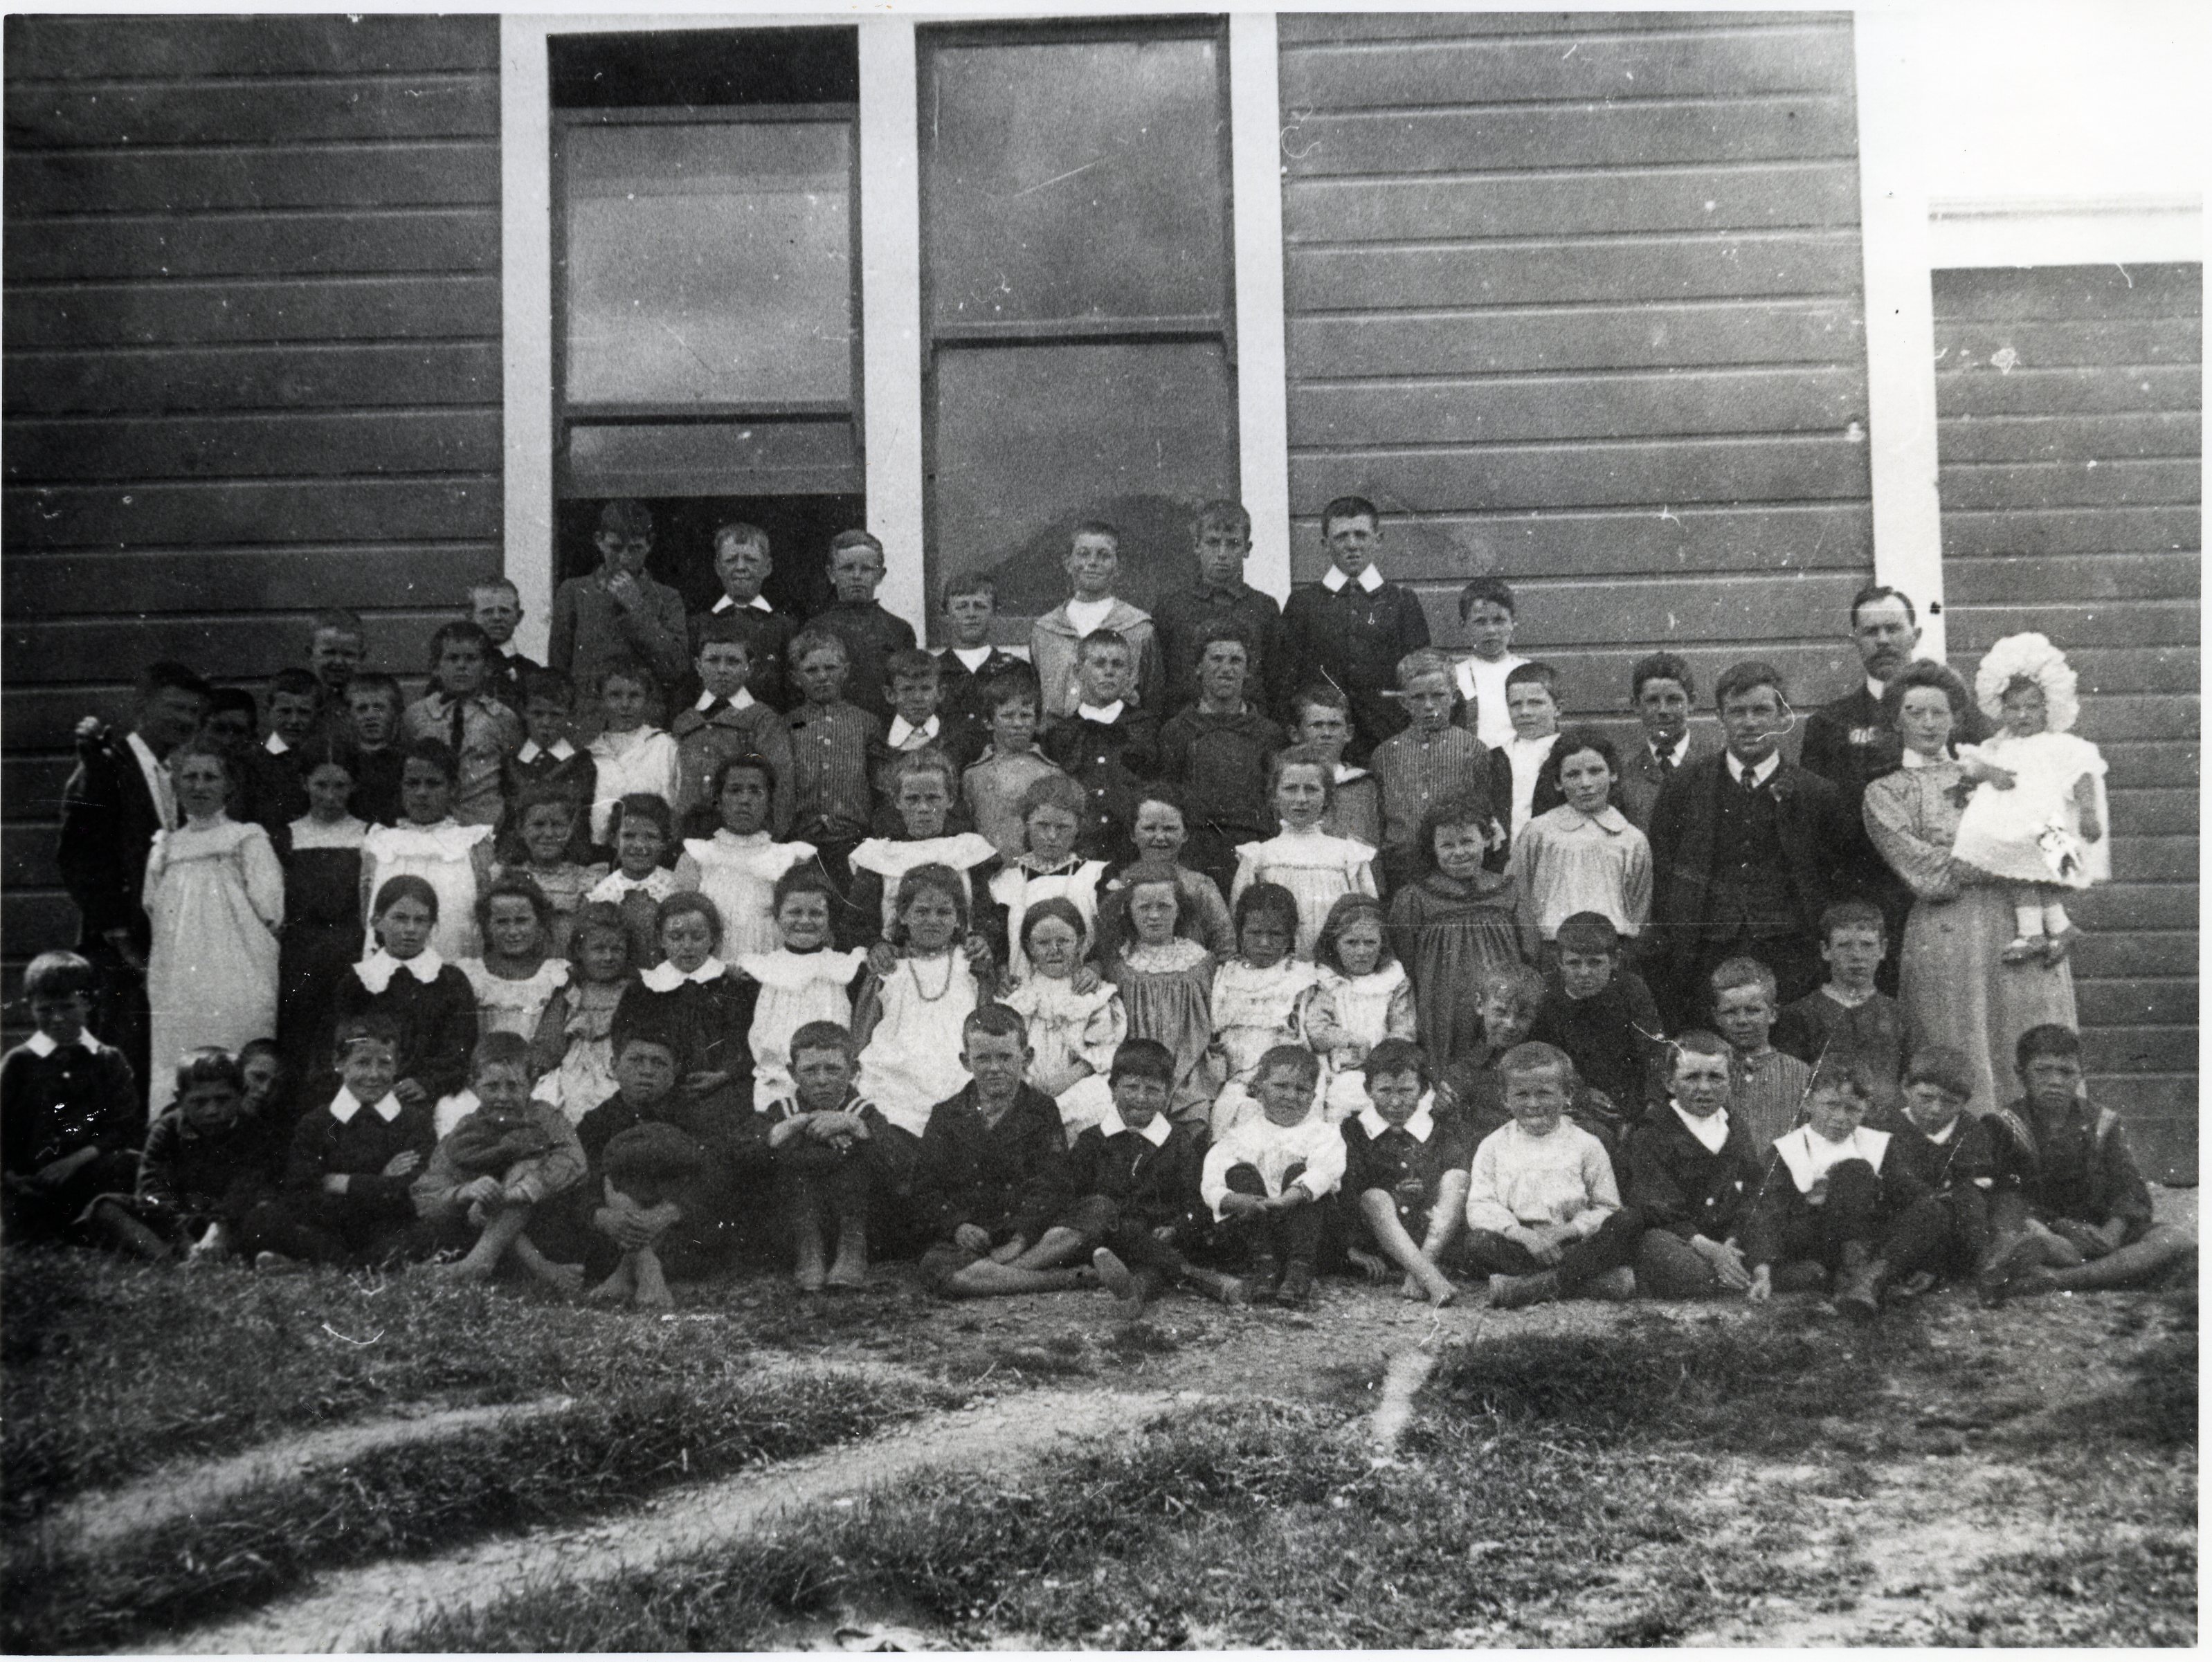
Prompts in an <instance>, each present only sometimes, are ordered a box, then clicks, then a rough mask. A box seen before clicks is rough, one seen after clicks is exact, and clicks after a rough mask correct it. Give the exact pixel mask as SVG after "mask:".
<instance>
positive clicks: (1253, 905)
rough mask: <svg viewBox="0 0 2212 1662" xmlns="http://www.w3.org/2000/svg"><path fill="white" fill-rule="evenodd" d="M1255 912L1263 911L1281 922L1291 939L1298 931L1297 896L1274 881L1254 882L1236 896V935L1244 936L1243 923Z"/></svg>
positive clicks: (1240, 938) (1247, 921) (1240, 937)
mask: <svg viewBox="0 0 2212 1662" xmlns="http://www.w3.org/2000/svg"><path fill="white" fill-rule="evenodd" d="M1255 912H1264V913H1267V914H1268V915H1269V916H1270V917H1272V918H1273V919H1275V921H1276V922H1278V923H1279V924H1281V925H1283V926H1284V928H1285V929H1287V930H1288V931H1290V933H1291V939H1292V940H1294V941H1295V940H1296V939H1297V933H1298V897H1297V895H1293V894H1291V891H1290V890H1289V889H1285V888H1284V887H1283V885H1282V884H1280V883H1254V884H1253V885H1252V886H1251V887H1250V888H1249V889H1246V890H1245V891H1244V892H1243V894H1242V895H1238V896H1237V916H1236V919H1235V923H1236V926H1237V939H1238V941H1239V942H1242V941H1243V938H1244V925H1246V924H1247V923H1249V921H1251V918H1252V914H1253V913H1255Z"/></svg>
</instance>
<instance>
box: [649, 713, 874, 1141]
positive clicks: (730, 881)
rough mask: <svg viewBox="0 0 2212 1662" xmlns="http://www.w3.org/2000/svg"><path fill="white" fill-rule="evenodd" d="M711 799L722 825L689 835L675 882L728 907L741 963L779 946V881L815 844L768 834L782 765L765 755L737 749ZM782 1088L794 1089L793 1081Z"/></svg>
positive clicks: (731, 956)
mask: <svg viewBox="0 0 2212 1662" xmlns="http://www.w3.org/2000/svg"><path fill="white" fill-rule="evenodd" d="M710 800H711V801H713V803H714V810H715V812H716V814H717V815H719V816H720V819H721V822H722V823H721V826H720V828H719V829H718V830H717V831H716V832H715V833H714V835H713V836H711V837H688V838H686V839H685V840H684V852H683V853H682V854H681V855H680V856H678V858H677V861H676V886H677V888H678V889H696V890H697V891H698V892H699V893H700V894H702V895H705V896H706V897H707V898H708V900H710V901H714V910H715V911H717V912H719V913H721V914H722V942H723V945H722V955H723V957H724V958H726V959H727V960H728V961H730V962H732V963H737V962H738V961H740V960H742V959H744V958H748V957H754V956H759V955H765V954H769V953H773V952H775V950H776V949H777V945H778V942H777V931H776V925H775V916H774V915H773V914H774V903H775V895H776V881H777V879H779V878H780V877H781V876H783V874H784V873H785V872H787V871H788V870H791V869H792V868H793V866H795V865H798V864H801V863H802V862H804V861H807V860H811V859H812V858H814V845H813V844H812V843H811V842H777V841H776V840H774V839H773V838H772V837H770V836H769V831H768V816H769V808H770V807H771V806H772V805H773V804H774V803H775V767H774V766H773V764H771V763H769V762H767V761H763V760H762V759H761V758H760V757H758V756H731V757H729V758H727V759H726V760H725V761H723V762H722V764H721V765H720V767H717V768H715V769H714V786H713V790H712V792H711V795H710ZM808 1019H809V1020H814V1019H820V1020H823V1021H829V1020H832V1019H842V1018H833V1017H829V1016H823V1017H819V1018H815V1017H809V1018H808ZM793 1030H794V1031H796V1029H795V1028H794V1029H793ZM756 1059H757V1058H756ZM782 1094H783V1095H790V1091H789V1089H788V1088H787V1089H785V1090H784V1091H783V1093H782ZM762 1100H763V1101H771V1102H772V1101H775V1098H774V1097H765V1098H763V1099H762Z"/></svg>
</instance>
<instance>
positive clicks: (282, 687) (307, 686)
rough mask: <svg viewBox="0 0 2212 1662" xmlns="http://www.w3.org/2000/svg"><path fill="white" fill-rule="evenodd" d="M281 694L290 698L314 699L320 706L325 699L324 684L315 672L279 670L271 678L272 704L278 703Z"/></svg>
mask: <svg viewBox="0 0 2212 1662" xmlns="http://www.w3.org/2000/svg"><path fill="white" fill-rule="evenodd" d="M279 693H283V694H284V695H286V696H287V697H290V698H312V699H313V700H314V701H316V702H317V703H320V702H321V701H322V697H323V683H322V681H321V679H320V677H319V676H317V675H316V674H315V672H314V671H313V670H297V669H294V670H277V671H276V674H275V675H273V676H270V677H269V698H270V702H271V703H274V702H275V701H276V695H277V694H279Z"/></svg>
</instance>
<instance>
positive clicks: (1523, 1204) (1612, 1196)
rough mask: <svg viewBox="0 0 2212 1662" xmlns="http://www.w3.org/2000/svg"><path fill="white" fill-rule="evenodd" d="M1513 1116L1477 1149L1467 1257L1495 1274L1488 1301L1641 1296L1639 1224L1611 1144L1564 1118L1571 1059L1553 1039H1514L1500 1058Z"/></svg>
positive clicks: (1514, 1305) (1507, 1305) (1506, 1304)
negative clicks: (1627, 1207)
mask: <svg viewBox="0 0 2212 1662" xmlns="http://www.w3.org/2000/svg"><path fill="white" fill-rule="evenodd" d="M1500 1066H1501V1067H1502V1069H1503V1070H1504V1075H1505V1107H1506V1108H1507V1110H1508V1111H1509V1112H1510V1113H1511V1114H1512V1115H1513V1123H1512V1124H1511V1125H1507V1126H1504V1127H1503V1128H1502V1129H1500V1130H1498V1131H1492V1133H1491V1134H1490V1135H1489V1136H1488V1137H1484V1138H1483V1139H1482V1146H1481V1147H1480V1148H1478V1149H1476V1150H1475V1151H1474V1170H1473V1172H1472V1174H1470V1176H1469V1178H1468V1188H1467V1231H1468V1233H1467V1242H1466V1245H1465V1246H1463V1247H1462V1249H1461V1255H1462V1257H1463V1258H1464V1259H1466V1260H1467V1262H1468V1264H1470V1265H1472V1266H1473V1267H1474V1269H1475V1270H1477V1271H1480V1272H1483V1273H1486V1274H1487V1275H1488V1276H1489V1277H1490V1306H1491V1308H1492V1309H1493V1310H1514V1309H1518V1308H1519V1307H1522V1305H1525V1304H1537V1303H1541V1302H1544V1301H1547V1300H1551V1299H1561V1298H1603V1299H1626V1298H1633V1297H1634V1296H1635V1295H1636V1273H1635V1271H1633V1270H1632V1269H1631V1268H1630V1267H1629V1266H1630V1265H1632V1263H1634V1262H1635V1259H1636V1246H1637V1238H1638V1235H1640V1234H1642V1233H1643V1228H1644V1226H1643V1224H1642V1223H1641V1222H1639V1221H1638V1218H1637V1216H1636V1215H1635V1214H1634V1213H1633V1212H1625V1211H1623V1210H1621V1207H1620V1188H1619V1187H1618V1186H1616V1185H1615V1183H1614V1182H1613V1162H1612V1161H1611V1160H1609V1159H1607V1156H1606V1152H1605V1145H1604V1144H1603V1143H1600V1142H1599V1141H1598V1140H1597V1138H1595V1137H1592V1136H1591V1135H1590V1134H1589V1132H1588V1131H1584V1130H1583V1129H1582V1127H1581V1126H1579V1125H1574V1124H1572V1123H1571V1121H1570V1120H1569V1119H1568V1118H1567V1105H1568V1104H1569V1103H1570V1102H1571V1101H1573V1100H1574V1087H1575V1065H1574V1064H1573V1063H1572V1062H1570V1061H1569V1060H1568V1059H1567V1058H1566V1055H1565V1052H1562V1051H1560V1050H1559V1049H1557V1048H1556V1047H1555V1046H1551V1045H1544V1044H1535V1043H1530V1044H1526V1045H1520V1046H1516V1047H1515V1048H1514V1049H1512V1050H1511V1051H1509V1052H1507V1053H1506V1056H1505V1059H1504V1062H1503V1063H1502V1064H1500Z"/></svg>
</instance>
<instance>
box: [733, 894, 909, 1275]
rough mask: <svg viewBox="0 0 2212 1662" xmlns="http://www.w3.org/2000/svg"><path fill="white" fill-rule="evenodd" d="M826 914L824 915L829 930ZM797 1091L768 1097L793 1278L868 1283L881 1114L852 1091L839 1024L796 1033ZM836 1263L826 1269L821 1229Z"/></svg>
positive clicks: (849, 1043) (772, 1164) (849, 1038)
mask: <svg viewBox="0 0 2212 1662" xmlns="http://www.w3.org/2000/svg"><path fill="white" fill-rule="evenodd" d="M827 923H828V919H827V917H826V915H825V917H824V919H823V924H824V929H825V931H826V928H827ZM790 1056H791V1065H790V1070H789V1071H790V1075H791V1077H792V1078H793V1082H794V1083H793V1090H792V1091H791V1092H790V1093H789V1094H787V1095H782V1096H779V1097H777V1098H776V1099H775V1101H772V1102H769V1104H768V1105H767V1106H766V1107H763V1109H762V1112H763V1113H765V1114H767V1115H768V1117H769V1133H768V1147H769V1169H770V1170H771V1171H773V1172H774V1173H775V1192H776V1205H777V1209H778V1210H780V1211H781V1213H782V1215H783V1218H784V1222H785V1224H786V1226H787V1228H788V1229H789V1231H790V1234H791V1238H792V1242H793V1248H794V1251H795V1254H796V1258H795V1262H796V1268H794V1270H793V1272H792V1275H793V1279H794V1280H795V1281H797V1282H798V1283H799V1287H800V1289H802V1290H804V1291H806V1292H810V1293H811V1292H818V1291H819V1290H820V1289H823V1287H825V1286H827V1287H865V1286H866V1285H867V1282H868V1197H869V1192H870V1191H871V1189H872V1187H873V1186H874V1181H875V1163H874V1162H873V1161H872V1159H871V1158H870V1156H871V1155H872V1152H873V1149H872V1145H873V1144H875V1143H878V1141H879V1140H880V1138H879V1137H878V1132H880V1131H882V1130H883V1128H884V1118H883V1115H882V1114H881V1113H879V1112H878V1110H877V1108H876V1107H875V1105H874V1104H873V1103H872V1102H870V1101H868V1100H867V1099H866V1097H864V1096H862V1095H860V1093H859V1092H858V1091H856V1090H854V1089H853V1075H854V1067H855V1064H854V1058H853V1035H852V1034H850V1033H848V1032H847V1031H846V1030H845V1028H844V1026H843V1025H842V1023H840V1022H806V1023H805V1025H803V1026H801V1027H800V1028H799V1029H798V1030H797V1031H796V1032H794V1033H793V1034H792V1035H791V1040H790ZM825 1223H827V1224H828V1226H829V1228H830V1230H831V1232H832V1233H833V1234H834V1235H835V1237H836V1262H835V1263H833V1264H831V1265H829V1268H828V1269H827V1270H824V1269H823V1251H822V1234H823V1225H824V1224H825Z"/></svg>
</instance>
